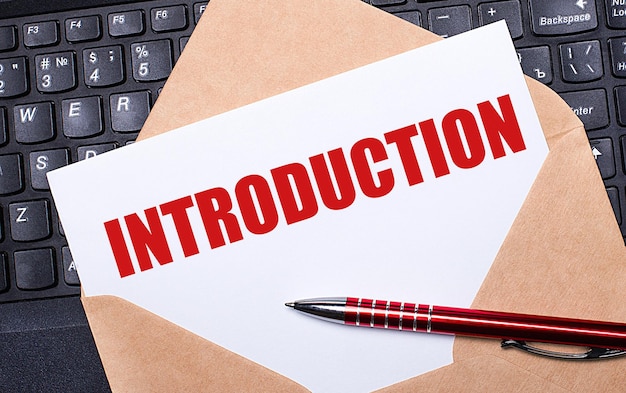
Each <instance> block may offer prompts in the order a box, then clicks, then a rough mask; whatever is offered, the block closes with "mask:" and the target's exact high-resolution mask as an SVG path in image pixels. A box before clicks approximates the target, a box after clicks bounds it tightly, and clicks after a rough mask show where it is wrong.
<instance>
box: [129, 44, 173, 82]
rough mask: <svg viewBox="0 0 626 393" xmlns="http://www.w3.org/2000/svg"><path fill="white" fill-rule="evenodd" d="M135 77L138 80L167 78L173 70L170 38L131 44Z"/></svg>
mask: <svg viewBox="0 0 626 393" xmlns="http://www.w3.org/2000/svg"><path fill="white" fill-rule="evenodd" d="M131 56H132V65H133V78H135V80H136V81H158V80H162V79H166V78H167V77H168V76H169V75H170V73H171V72H172V66H173V64H172V45H171V44H170V41H169V40H158V41H149V42H138V43H135V44H132V45H131Z"/></svg>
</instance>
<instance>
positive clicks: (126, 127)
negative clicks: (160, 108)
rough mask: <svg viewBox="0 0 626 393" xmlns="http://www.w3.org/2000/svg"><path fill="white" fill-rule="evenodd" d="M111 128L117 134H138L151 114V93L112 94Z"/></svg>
mask: <svg viewBox="0 0 626 393" xmlns="http://www.w3.org/2000/svg"><path fill="white" fill-rule="evenodd" d="M110 106H111V126H112V128H113V130H114V131H117V132H137V131H139V130H141V127H142V126H143V123H144V122H145V121H146V118H147V117H148V114H149V113H150V92H148V91H137V92H133V93H122V94H112V95H111V97H110Z"/></svg>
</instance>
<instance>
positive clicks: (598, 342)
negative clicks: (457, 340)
mask: <svg viewBox="0 0 626 393" xmlns="http://www.w3.org/2000/svg"><path fill="white" fill-rule="evenodd" d="M430 315H431V316H430V327H431V329H430V331H431V332H432V333H442V334H456V335H462V336H474V337H491V338H502V339H512V340H518V341H534V342H546V343H555V344H568V345H578V346H588V347H598V348H612V349H626V324H620V323H612V322H601V321H591V320H584V319H572V318H559V317H548V316H538V315H527V314H517V313H505V312H495V311H483V310H468V309H461V308H454V307H441V306H433V307H432V311H431V314H430Z"/></svg>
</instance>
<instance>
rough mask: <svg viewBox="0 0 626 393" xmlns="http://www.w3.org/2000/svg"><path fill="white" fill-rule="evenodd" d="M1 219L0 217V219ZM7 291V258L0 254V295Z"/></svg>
mask: <svg viewBox="0 0 626 393" xmlns="http://www.w3.org/2000/svg"><path fill="white" fill-rule="evenodd" d="M0 218H1V217H0ZM7 289H9V276H8V275H7V257H6V255H5V254H4V253H2V252H0V293H2V292H4V291H6V290H7Z"/></svg>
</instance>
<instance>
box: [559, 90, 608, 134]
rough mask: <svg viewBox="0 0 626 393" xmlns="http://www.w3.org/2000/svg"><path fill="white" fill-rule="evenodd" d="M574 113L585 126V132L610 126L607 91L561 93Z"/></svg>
mask: <svg viewBox="0 0 626 393" xmlns="http://www.w3.org/2000/svg"><path fill="white" fill-rule="evenodd" d="M561 98H563V99H564V100H565V102H567V104H568V105H569V106H570V108H572V110H573V111H574V113H575V114H576V115H577V116H578V118H580V120H581V121H582V122H583V124H584V125H585V130H587V131H590V130H595V129H598V128H603V127H606V126H608V125H609V112H608V109H607V102H606V91H604V89H595V90H587V91H574V92H569V93H561Z"/></svg>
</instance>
